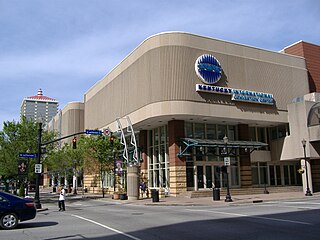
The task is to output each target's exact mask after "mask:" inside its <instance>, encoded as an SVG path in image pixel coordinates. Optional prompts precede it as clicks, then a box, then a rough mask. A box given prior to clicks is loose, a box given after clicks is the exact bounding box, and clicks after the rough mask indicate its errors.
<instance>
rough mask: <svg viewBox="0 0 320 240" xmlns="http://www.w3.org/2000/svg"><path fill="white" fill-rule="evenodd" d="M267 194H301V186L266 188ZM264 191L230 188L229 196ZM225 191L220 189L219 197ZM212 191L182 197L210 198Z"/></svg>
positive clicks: (190, 192) (191, 192)
mask: <svg viewBox="0 0 320 240" xmlns="http://www.w3.org/2000/svg"><path fill="white" fill-rule="evenodd" d="M266 189H267V191H268V192H269V193H282V192H302V191H303V189H302V186H279V187H274V186H272V187H266ZM264 191H265V188H264V187H250V188H231V189H230V193H231V195H255V194H263V193H264ZM226 193H227V190H226V189H224V188H222V189H220V195H221V196H225V195H226ZM212 194H213V190H212V189H206V190H199V191H189V192H186V193H184V195H186V196H189V197H190V198H201V197H212Z"/></svg>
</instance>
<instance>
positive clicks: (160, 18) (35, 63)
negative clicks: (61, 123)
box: [0, 0, 320, 130]
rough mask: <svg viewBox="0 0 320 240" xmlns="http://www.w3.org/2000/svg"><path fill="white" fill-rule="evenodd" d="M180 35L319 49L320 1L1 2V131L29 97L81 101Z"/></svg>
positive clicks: (259, 45) (61, 102)
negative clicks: (119, 69)
mask: <svg viewBox="0 0 320 240" xmlns="http://www.w3.org/2000/svg"><path fill="white" fill-rule="evenodd" d="M168 31H182V32H189V33H194V34H197V35H202V36H207V37H211V38H216V39H221V40H225V41H230V42H236V43H239V44H243V45H249V46H253V47H257V48H262V49H267V50H271V51H280V50H282V49H283V48H284V47H286V46H289V45H291V44H293V43H295V42H297V41H300V40H304V41H307V42H311V43H314V44H318V45H320V1H319V0H223V1H222V0H218V1H217V0H193V1H192V0H122V1H119V0H118V1H117V0H0V89H1V96H0V130H2V127H3V122H4V121H19V120H20V107H21V103H22V101H23V99H24V97H29V96H34V95H37V91H38V89H39V88H41V89H42V90H43V94H44V95H45V96H48V97H51V98H54V99H56V100H58V101H59V109H63V108H64V107H65V106H66V104H67V103H68V102H73V101H83V97H84V94H85V93H86V92H87V91H88V90H89V89H90V88H91V87H92V86H93V85H94V84H95V83H97V82H98V81H99V80H101V79H102V78H103V77H104V76H105V75H106V74H108V73H109V72H110V71H111V70H112V69H113V68H114V67H115V66H116V65H118V64H119V63H120V62H121V61H122V60H123V59H124V58H125V57H126V56H127V55H128V54H130V52H132V51H133V50H134V49H135V48H136V47H137V46H138V45H139V44H140V43H141V42H143V41H144V40H145V39H146V38H148V37H150V36H152V35H154V34H157V33H160V32H168Z"/></svg>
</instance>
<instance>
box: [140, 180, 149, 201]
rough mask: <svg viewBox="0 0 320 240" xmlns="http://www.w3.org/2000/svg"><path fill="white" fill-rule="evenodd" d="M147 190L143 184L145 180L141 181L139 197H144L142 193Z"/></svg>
mask: <svg viewBox="0 0 320 240" xmlns="http://www.w3.org/2000/svg"><path fill="white" fill-rule="evenodd" d="M146 190H147V185H146V184H145V182H141V183H140V192H141V197H142V198H143V197H144V194H145V192H146Z"/></svg>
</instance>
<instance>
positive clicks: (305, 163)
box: [301, 139, 312, 196]
mask: <svg viewBox="0 0 320 240" xmlns="http://www.w3.org/2000/svg"><path fill="white" fill-rule="evenodd" d="M301 143H302V146H303V152H304V165H305V168H306V179H307V191H306V194H305V195H306V196H312V193H311V191H310V188H309V178H308V165H307V164H308V162H307V156H306V143H307V141H306V140H305V139H302V141H301Z"/></svg>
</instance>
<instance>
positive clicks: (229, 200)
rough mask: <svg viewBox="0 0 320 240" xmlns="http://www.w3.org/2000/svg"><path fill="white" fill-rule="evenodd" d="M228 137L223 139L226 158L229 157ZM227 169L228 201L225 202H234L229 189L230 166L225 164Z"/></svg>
mask: <svg viewBox="0 0 320 240" xmlns="http://www.w3.org/2000/svg"><path fill="white" fill-rule="evenodd" d="M228 141H229V139H228V137H227V136H224V138H223V142H224V148H225V154H226V156H228ZM225 167H226V175H227V195H226V199H225V200H224V201H225V202H232V198H231V195H230V188H229V174H228V165H226V164H225Z"/></svg>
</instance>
